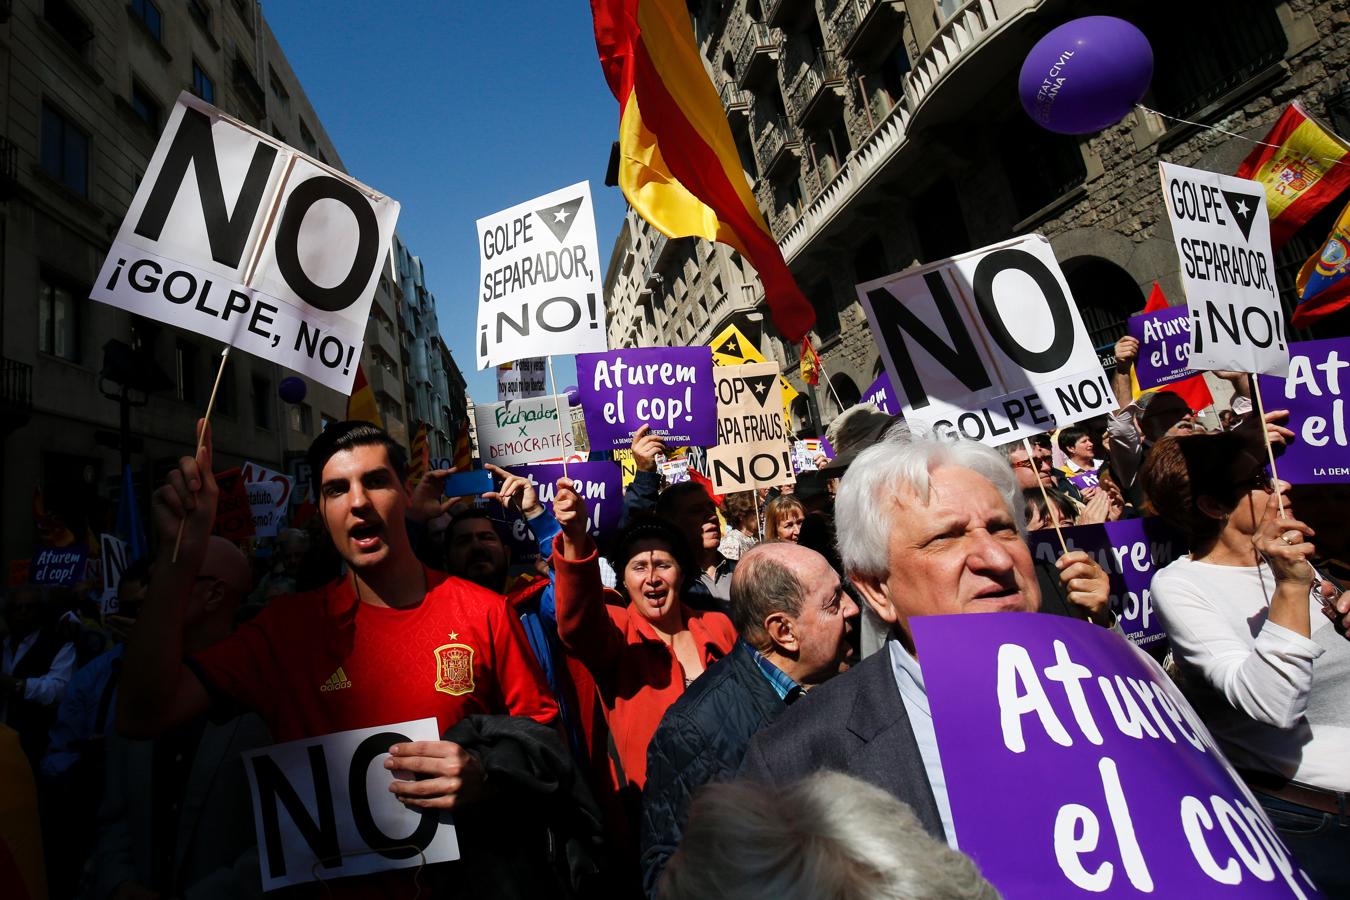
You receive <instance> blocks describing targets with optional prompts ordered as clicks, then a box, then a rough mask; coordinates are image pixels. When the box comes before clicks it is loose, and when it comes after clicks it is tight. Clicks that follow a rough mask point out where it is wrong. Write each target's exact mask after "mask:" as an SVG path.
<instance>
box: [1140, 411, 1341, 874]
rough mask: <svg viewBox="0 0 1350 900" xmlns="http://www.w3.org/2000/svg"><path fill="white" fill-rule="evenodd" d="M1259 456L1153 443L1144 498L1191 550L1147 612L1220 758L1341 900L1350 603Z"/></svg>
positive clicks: (1228, 445)
mask: <svg viewBox="0 0 1350 900" xmlns="http://www.w3.org/2000/svg"><path fill="white" fill-rule="evenodd" d="M1280 430H1281V431H1283V429H1280ZM1258 433H1259V432H1258ZM1286 436H1287V433H1286ZM1263 451H1264V448H1263V447H1262V446H1261V444H1260V443H1259V438H1257V439H1256V440H1252V435H1247V434H1244V433H1242V432H1222V433H1217V434H1201V435H1194V436H1190V437H1184V438H1177V437H1168V438H1163V439H1162V440H1160V441H1158V442H1157V443H1156V444H1155V445H1154V446H1153V449H1152V450H1151V451H1150V452H1149V455H1148V457H1147V458H1146V460H1145V463H1144V468H1143V470H1142V471H1141V473H1140V478H1141V481H1142V483H1143V486H1144V490H1145V491H1146V492H1147V494H1148V497H1149V500H1150V502H1151V503H1152V504H1153V508H1154V509H1155V510H1156V511H1157V512H1158V514H1159V515H1161V516H1162V517H1163V518H1164V519H1166V520H1167V521H1168V522H1169V523H1170V524H1171V525H1173V526H1175V527H1177V528H1180V529H1182V530H1183V531H1185V532H1186V533H1187V535H1188V536H1189V537H1190V540H1191V553H1190V555H1189V556H1183V557H1180V558H1178V559H1177V560H1175V561H1174V562H1173V563H1172V564H1171V565H1169V566H1167V567H1166V568H1165V569H1163V570H1162V571H1161V572H1159V573H1158V574H1157V575H1156V576H1155V577H1154V579H1153V584H1152V596H1153V604H1154V608H1155V609H1156V610H1157V612H1158V614H1159V616H1160V617H1161V618H1162V621H1163V624H1164V625H1165V626H1166V628H1167V634H1168V637H1169V638H1170V640H1171V644H1172V650H1173V654H1174V657H1175V659H1176V661H1177V664H1178V666H1179V668H1180V670H1181V673H1182V676H1183V678H1184V681H1185V685H1186V687H1187V689H1188V693H1189V694H1190V695H1191V697H1192V703H1193V704H1194V705H1195V707H1196V709H1197V711H1198V712H1199V713H1200V714H1201V716H1202V717H1203V718H1204V719H1205V722H1206V724H1207V725H1208V727H1209V729H1210V731H1211V732H1212V733H1213V735H1214V737H1215V738H1217V739H1218V741H1219V743H1220V744H1221V745H1222V747H1223V750H1224V753H1225V754H1226V755H1227V756H1228V758H1229V760H1230V761H1231V762H1232V763H1233V765H1234V766H1235V767H1237V769H1238V770H1239V772H1241V773H1242V775H1243V777H1244V779H1245V780H1246V781H1247V784H1248V785H1249V786H1250V787H1251V789H1252V790H1253V792H1255V794H1256V796H1257V797H1258V799H1259V800H1260V801H1261V804H1262V806H1264V807H1265V809H1266V812H1267V813H1268V814H1269V815H1270V818H1271V821H1273V822H1274V824H1275V826H1276V827H1277V828H1278V829H1279V830H1280V833H1281V835H1282V836H1283V838H1284V841H1285V843H1286V844H1287V845H1288V846H1289V847H1290V849H1292V850H1293V851H1294V853H1295V855H1296V856H1297V857H1298V858H1299V860H1300V862H1301V863H1302V865H1303V868H1304V869H1305V870H1306V871H1307V872H1308V874H1309V875H1310V876H1311V877H1312V878H1313V880H1314V881H1316V882H1317V883H1318V886H1319V887H1320V888H1321V889H1322V891H1323V892H1324V893H1325V894H1326V895H1327V896H1329V897H1333V896H1334V897H1346V896H1350V868H1348V867H1347V866H1346V865H1345V862H1346V860H1347V859H1350V827H1347V826H1348V825H1350V819H1348V818H1347V809H1350V807H1348V806H1347V799H1348V795H1347V792H1350V641H1347V640H1346V637H1345V633H1344V630H1345V626H1346V624H1347V620H1348V619H1350V616H1347V615H1346V613H1347V611H1350V596H1341V597H1339V598H1338V599H1332V597H1333V595H1334V593H1335V592H1334V590H1332V589H1331V586H1330V585H1329V584H1327V583H1326V582H1324V581H1323V580H1322V579H1321V577H1320V576H1319V575H1318V573H1317V571H1316V570H1315V569H1314V568H1313V566H1312V565H1311V563H1310V562H1309V558H1310V557H1311V556H1312V555H1313V553H1314V549H1313V545H1312V543H1311V540H1310V539H1311V538H1312V537H1313V530H1312V529H1311V528H1309V527H1308V526H1307V525H1306V524H1304V523H1303V522H1301V521H1299V520H1298V519H1296V518H1295V517H1294V511H1293V509H1292V508H1291V507H1290V505H1289V503H1288V501H1287V500H1285V501H1284V503H1283V509H1281V496H1280V495H1281V494H1282V493H1283V491H1284V490H1285V489H1287V488H1288V485H1287V484H1285V483H1284V482H1276V481H1272V480H1271V479H1270V477H1269V476H1267V475H1266V472H1265V465H1264V463H1265V459H1264V452H1263Z"/></svg>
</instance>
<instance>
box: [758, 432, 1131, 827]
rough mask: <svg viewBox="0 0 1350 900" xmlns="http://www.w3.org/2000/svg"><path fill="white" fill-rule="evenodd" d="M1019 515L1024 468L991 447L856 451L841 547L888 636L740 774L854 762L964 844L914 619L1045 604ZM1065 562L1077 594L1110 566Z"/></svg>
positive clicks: (779, 727)
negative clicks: (1018, 470) (1018, 472)
mask: <svg viewBox="0 0 1350 900" xmlns="http://www.w3.org/2000/svg"><path fill="white" fill-rule="evenodd" d="M1022 520H1023V509H1022V503H1021V494H1020V489H1019V488H1018V485H1017V480H1016V478H1015V476H1014V475H1013V472H1012V469H1011V468H1009V466H1008V462H1007V460H1006V459H1004V458H1003V456H1002V455H1001V454H999V453H998V452H997V451H996V450H993V449H992V448H989V447H986V446H984V445H982V444H977V443H975V442H973V441H966V440H959V441H954V442H952V441H941V440H937V439H935V438H929V437H914V436H910V435H907V434H903V433H901V434H896V435H893V436H888V437H887V438H885V439H883V440H882V442H881V443H879V444H876V445H874V446H872V447H870V448H868V449H867V450H865V451H863V452H862V453H861V454H859V455H858V457H857V459H856V460H855V461H854V462H853V464H852V466H851V467H850V468H849V470H848V474H847V475H846V476H845V477H844V480H843V483H842V484H841V485H840V488H839V493H838V496H837V497H836V500H835V521H836V528H837V534H838V544H839V553H840V558H841V559H842V560H843V563H844V567H845V569H846V570H847V573H848V576H849V578H850V579H851V580H852V581H853V584H854V586H856V587H857V589H858V591H859V592H860V593H861V594H862V596H863V598H864V599H865V600H866V601H867V604H868V606H869V607H870V608H871V610H872V612H873V613H875V614H876V616H877V617H879V618H880V619H881V620H882V621H884V622H885V623H886V625H887V627H888V628H889V635H888V639H887V641H886V644H885V646H884V647H883V648H882V649H881V651H879V652H877V653H874V654H872V655H871V656H869V657H868V658H867V659H865V660H864V661H863V662H862V663H860V664H859V665H857V666H855V667H854V668H852V669H850V670H849V671H848V672H846V673H845V674H843V675H841V676H839V677H838V678H835V679H834V680H833V681H830V682H828V683H826V684H823V685H821V686H820V687H819V688H817V689H816V690H815V691H812V693H811V696H810V698H809V700H808V702H803V703H798V704H796V705H794V706H792V707H790V708H789V709H788V710H787V712H785V713H784V714H783V716H782V717H781V718H779V719H778V720H777V721H776V722H775V723H774V724H773V725H771V726H770V727H768V728H767V729H765V730H763V731H761V732H759V734H757V735H756V736H755V738H754V740H753V741H752V742H751V744H750V749H749V752H748V753H747V755H746V758H745V762H744V764H743V765H742V768H741V773H742V775H744V776H746V777H749V778H752V779H755V780H758V781H763V782H766V783H772V784H781V783H785V782H788V781H792V780H795V779H798V778H801V777H802V776H804V775H807V774H809V773H811V772H815V771H820V770H833V771H839V772H844V773H846V774H849V775H852V776H854V777H856V778H860V779H862V780H864V781H867V782H870V783H871V784H874V785H876V786H878V787H881V788H884V789H885V790H887V791H889V792H890V793H891V794H892V795H894V796H895V797H897V798H899V799H900V800H903V801H904V802H906V803H908V804H909V805H910V807H911V808H913V810H914V813H915V815H917V816H918V818H919V821H920V823H922V825H923V826H924V828H925V829H927V830H928V832H929V833H930V834H932V835H933V836H935V837H938V838H945V839H946V840H947V842H948V843H949V844H951V845H952V846H955V845H956V838H955V830H954V828H953V826H952V816H951V807H950V804H949V803H948V801H947V787H946V781H945V779H944V777H943V773H942V765H941V762H940V760H939V758H938V752H937V738H936V736H935V733H934V730H933V719H932V715H931V714H930V712H929V708H928V696H927V692H926V690H925V688H924V682H923V671H922V669H920V667H919V660H918V658H917V656H916V654H915V648H914V642H913V640H912V639H911V636H910V630H909V620H910V618H912V617H914V616H924V615H943V614H950V613H978V612H1035V611H1037V610H1038V609H1040V606H1041V589H1040V587H1039V586H1038V584H1037V577H1036V571H1035V567H1034V565H1033V563H1032V558H1031V552H1030V551H1029V550H1028V548H1027V545H1026V542H1025V540H1024V539H1023V533H1022V529H1023V521H1022ZM1059 566H1060V572H1059V575H1060V578H1061V580H1062V582H1063V583H1064V586H1065V588H1066V589H1067V591H1068V596H1069V598H1070V600H1071V601H1072V602H1075V603H1078V602H1085V603H1086V602H1088V597H1089V596H1091V597H1092V599H1093V600H1094V601H1095V600H1097V599H1104V596H1105V591H1106V585H1107V581H1106V575H1105V573H1104V572H1103V571H1102V570H1101V569H1100V567H1098V566H1096V565H1095V564H1094V563H1091V562H1090V561H1089V560H1088V559H1087V557H1086V556H1085V555H1082V554H1071V555H1069V556H1068V557H1067V558H1065V559H1062V560H1061V561H1060V564H1059Z"/></svg>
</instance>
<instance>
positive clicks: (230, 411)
mask: <svg viewBox="0 0 1350 900" xmlns="http://www.w3.org/2000/svg"><path fill="white" fill-rule="evenodd" d="M213 377H214V376H213ZM238 400H239V390H238V388H237V387H235V382H234V363H233V362H232V361H229V360H227V361H226V362H225V371H224V372H223V373H221V376H220V390H218V391H216V409H215V411H216V412H219V413H221V414H222V415H226V416H230V417H231V418H233V417H234V413H235V410H236V409H237V408H238Z"/></svg>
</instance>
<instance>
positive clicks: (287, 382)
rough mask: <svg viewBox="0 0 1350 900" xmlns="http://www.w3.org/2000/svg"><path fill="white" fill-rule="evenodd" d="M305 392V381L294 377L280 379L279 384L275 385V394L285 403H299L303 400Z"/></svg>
mask: <svg viewBox="0 0 1350 900" xmlns="http://www.w3.org/2000/svg"><path fill="white" fill-rule="evenodd" d="M307 390H308V388H307V387H306V386H305V379H303V378H297V377H296V376H294V375H288V376H286V377H285V378H283V379H281V384H279V385H277V394H278V395H280V397H281V399H282V400H285V401H286V402H287V403H299V402H300V401H301V400H303V399H305V392H306V391H307Z"/></svg>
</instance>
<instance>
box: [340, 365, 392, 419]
mask: <svg viewBox="0 0 1350 900" xmlns="http://www.w3.org/2000/svg"><path fill="white" fill-rule="evenodd" d="M347 419H348V420H352V419H356V420H359V421H361V422H370V423H371V424H373V425H376V426H378V427H380V428H383V427H384V420H383V419H381V418H380V405H379V404H378V403H376V402H375V391H374V390H373V389H372V388H371V386H370V382H368V381H366V373H365V372H364V371H363V370H362V369H361V364H360V363H357V364H356V380H355V381H353V382H352V395H351V396H350V397H348V398H347Z"/></svg>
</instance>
